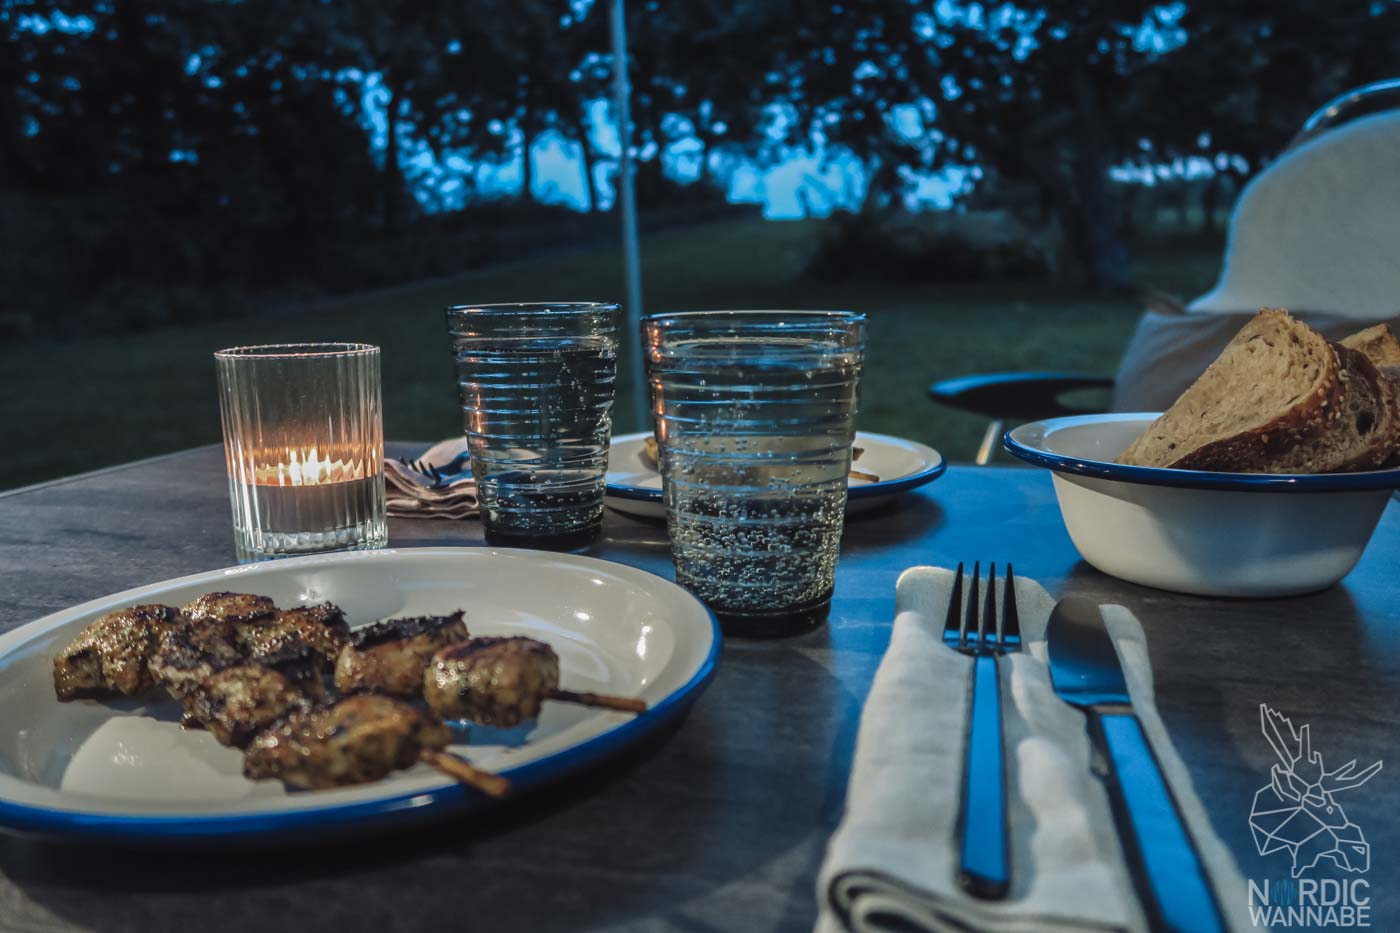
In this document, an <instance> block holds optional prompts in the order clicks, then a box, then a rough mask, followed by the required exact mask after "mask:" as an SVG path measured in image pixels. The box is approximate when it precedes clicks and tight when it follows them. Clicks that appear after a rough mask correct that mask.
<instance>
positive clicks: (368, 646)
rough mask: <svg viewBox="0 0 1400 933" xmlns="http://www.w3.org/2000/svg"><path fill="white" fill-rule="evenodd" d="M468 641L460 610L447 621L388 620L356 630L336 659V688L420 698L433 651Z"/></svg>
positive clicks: (440, 618) (424, 618)
mask: <svg viewBox="0 0 1400 933" xmlns="http://www.w3.org/2000/svg"><path fill="white" fill-rule="evenodd" d="M468 637H469V635H468V633H467V626H466V623H464V622H463V621H462V612H461V611H460V610H459V611H457V612H454V613H452V614H451V615H446V616H420V617H417V618H412V619H389V620H387V621H385V622H376V623H375V624H374V625H369V626H366V627H364V628H361V629H356V630H355V631H353V632H351V633H350V643H349V644H348V645H346V646H345V647H344V648H342V649H341V651H340V657H339V658H338V659H337V660H336V664H335V686H336V689H338V690H340V691H341V692H342V693H358V692H363V691H373V692H375V693H387V694H390V695H393V696H401V697H416V696H419V695H421V694H422V692H423V669H424V668H426V667H427V666H428V660H429V659H430V658H431V657H432V656H433V652H435V651H437V650H438V649H439V648H442V647H444V646H446V645H450V644H453V643H455V642H459V641H466V640H467V638H468Z"/></svg>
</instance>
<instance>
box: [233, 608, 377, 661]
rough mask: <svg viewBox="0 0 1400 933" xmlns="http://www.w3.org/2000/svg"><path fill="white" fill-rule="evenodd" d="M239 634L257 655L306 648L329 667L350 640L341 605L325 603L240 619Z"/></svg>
mask: <svg viewBox="0 0 1400 933" xmlns="http://www.w3.org/2000/svg"><path fill="white" fill-rule="evenodd" d="M238 634H239V637H240V638H241V639H242V640H243V644H244V646H245V647H246V648H247V649H248V653H249V654H250V655H251V656H252V657H254V658H263V657H270V656H274V655H278V654H281V653H283V652H286V651H299V650H302V649H305V650H307V651H310V652H313V653H314V654H315V655H316V657H317V658H318V659H320V661H321V663H322V664H324V666H325V667H326V669H327V670H330V669H331V668H333V667H334V666H335V660H336V658H337V657H338V656H339V655H340V649H341V648H343V647H345V645H346V643H348V642H349V641H350V626H349V624H348V623H347V622H346V621H345V613H343V612H341V611H340V608H339V607H338V606H334V605H332V604H331V603H322V604H320V605H319V606H300V607H298V608H296V609H283V610H281V611H280V612H276V613H273V614H272V615H271V616H267V617H264V618H261V619H258V620H257V621H253V622H245V623H241V624H239V626H238Z"/></svg>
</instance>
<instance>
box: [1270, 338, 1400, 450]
mask: <svg viewBox="0 0 1400 933" xmlns="http://www.w3.org/2000/svg"><path fill="white" fill-rule="evenodd" d="M1335 349H1336V351H1337V357H1338V359H1339V360H1340V361H1341V363H1342V383H1343V385H1344V386H1345V391H1344V392H1343V393H1342V400H1341V403H1340V405H1339V406H1338V408H1339V410H1340V412H1341V415H1340V417H1338V418H1337V419H1336V420H1335V421H1334V422H1333V423H1332V424H1331V425H1330V426H1329V427H1328V429H1327V430H1325V431H1321V432H1318V433H1317V434H1314V435H1313V436H1311V437H1308V438H1304V439H1302V440H1300V441H1299V442H1298V443H1296V444H1294V445H1293V446H1291V447H1289V448H1288V449H1286V450H1284V451H1281V452H1279V453H1278V454H1277V455H1275V456H1273V457H1271V458H1269V459H1268V460H1266V461H1265V462H1262V463H1260V464H1259V467H1258V469H1259V471H1260V472H1261V473H1338V472H1350V471H1353V470H1373V469H1375V468H1376V467H1377V466H1379V465H1380V464H1381V463H1382V462H1383V461H1384V460H1386V459H1388V458H1389V456H1390V453H1391V451H1392V450H1393V449H1394V447H1395V430H1396V418H1395V414H1396V412H1395V408H1394V398H1393V396H1392V393H1391V391H1390V387H1389V385H1387V384H1386V380H1385V378H1384V377H1383V376H1381V374H1380V372H1378V371H1377V370H1376V367H1375V366H1374V365H1373V364H1372V363H1371V361H1370V360H1369V359H1367V358H1366V356H1365V354H1363V353H1361V352H1359V351H1357V350H1352V349H1349V348H1348V347H1344V346H1340V345H1337V346H1335Z"/></svg>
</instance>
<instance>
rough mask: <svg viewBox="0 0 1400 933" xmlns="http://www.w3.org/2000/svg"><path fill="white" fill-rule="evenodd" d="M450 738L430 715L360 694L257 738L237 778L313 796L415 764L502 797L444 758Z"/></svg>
mask: <svg viewBox="0 0 1400 933" xmlns="http://www.w3.org/2000/svg"><path fill="white" fill-rule="evenodd" d="M451 738H452V734H451V732H450V731H449V730H448V728H447V727H446V726H445V725H443V724H442V722H441V721H439V720H438V719H437V718H436V717H434V716H432V715H430V714H427V713H424V712H422V711H421V710H418V709H415V708H414V707H412V706H409V705H408V704H407V703H404V702H403V701H401V700H395V699H393V698H391V697H386V696H376V695H374V694H360V695H357V696H352V697H347V698H345V699H343V700H341V701H340V702H338V703H335V704H333V705H331V706H323V707H320V708H318V709H314V710H310V711H306V712H297V713H293V714H292V715H290V716H288V717H287V718H286V719H284V720H282V721H281V722H279V723H277V724H276V725H274V726H273V727H272V728H270V729H267V730H266V731H264V732H262V733H260V734H259V735H258V736H257V737H256V738H254V739H253V742H252V744H251V745H250V746H249V747H248V750H247V751H246V752H245V753H244V756H243V773H244V775H245V776H247V777H249V778H252V779H254V780H259V779H264V778H278V779H280V780H282V781H283V782H285V783H287V784H290V785H292V786H293V787H300V788H305V789H308V790H314V789H322V788H329V787H344V786H346V785H350V784H364V783H367V782H370V781H377V780H379V779H380V778H382V777H384V776H386V775H388V774H389V773H390V772H392V771H396V770H398V769H400V768H407V767H411V766H412V765H413V764H414V763H415V762H418V761H422V762H423V763H425V764H428V765H430V766H432V767H434V768H437V769H438V770H440V771H443V772H444V773H445V774H448V775H449V776H451V777H452V778H454V779H456V780H458V781H461V782H462V783H464V784H467V785H468V786H471V787H474V788H476V789H477V790H480V791H482V792H483V793H486V794H490V795H491V796H493V797H500V796H503V795H504V794H506V793H507V792H508V791H509V790H510V783H509V782H508V781H507V780H506V779H505V778H503V777H500V776H499V775H495V774H491V773H489V772H485V771H481V770H479V769H477V768H475V767H474V766H472V765H471V764H469V763H468V762H466V761H464V760H462V759H460V758H457V757H455V756H453V755H449V754H447V753H446V752H444V751H443V749H444V748H446V747H447V744H448V742H449V741H451Z"/></svg>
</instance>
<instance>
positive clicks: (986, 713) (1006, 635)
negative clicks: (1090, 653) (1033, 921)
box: [943, 563, 1021, 900]
mask: <svg viewBox="0 0 1400 933" xmlns="http://www.w3.org/2000/svg"><path fill="white" fill-rule="evenodd" d="M980 577H981V565H980V564H979V563H974V564H973V565H972V586H971V589H970V590H969V591H968V594H967V608H966V610H965V611H964V610H963V598H962V595H963V593H962V591H963V565H962V564H958V573H957V576H956V577H955V578H954V579H953V593H952V595H951V596H950V597H949V599H948V616H947V620H946V621H945V622H944V625H943V643H944V644H946V645H947V646H948V647H950V648H952V649H953V650H954V651H958V652H960V653H962V654H966V655H969V656H970V657H971V658H972V665H973V666H972V686H971V696H970V697H969V702H968V709H969V711H970V712H969V713H968V718H967V746H966V753H965V756H964V763H963V785H962V803H961V806H960V807H959V810H958V836H959V853H960V854H959V859H958V883H959V884H960V885H962V888H963V890H965V891H967V893H969V894H971V895H972V896H973V897H979V898H983V899H985V900H1000V899H1001V898H1004V897H1006V893H1007V891H1008V890H1010V888H1011V857H1010V834H1009V832H1008V821H1007V813H1006V755H1005V743H1004V742H1003V740H1002V721H1001V681H1000V679H999V678H998V676H997V658H998V657H999V656H1001V655H1004V654H1008V653H1010V652H1013V651H1020V650H1021V621H1020V618H1019V616H1018V615H1017V612H1016V582H1015V577H1014V576H1013V574H1012V572H1011V565H1010V564H1007V565H1006V580H1005V583H1004V584H1003V589H1002V602H1001V613H1000V614H998V613H997V611H996V608H997V607H996V577H997V566H996V564H992V565H991V566H990V568H989V570H988V572H987V592H986V604H985V606H984V607H983V609H982V612H981V613H980V614H979V613H978V611H977V604H978V602H979V601H981V594H980V592H979V590H980V583H981V580H980ZM989 625H990V626H991V627H992V628H993V631H991V632H988V631H987V628H988V626H989ZM974 630H975V634H974Z"/></svg>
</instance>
